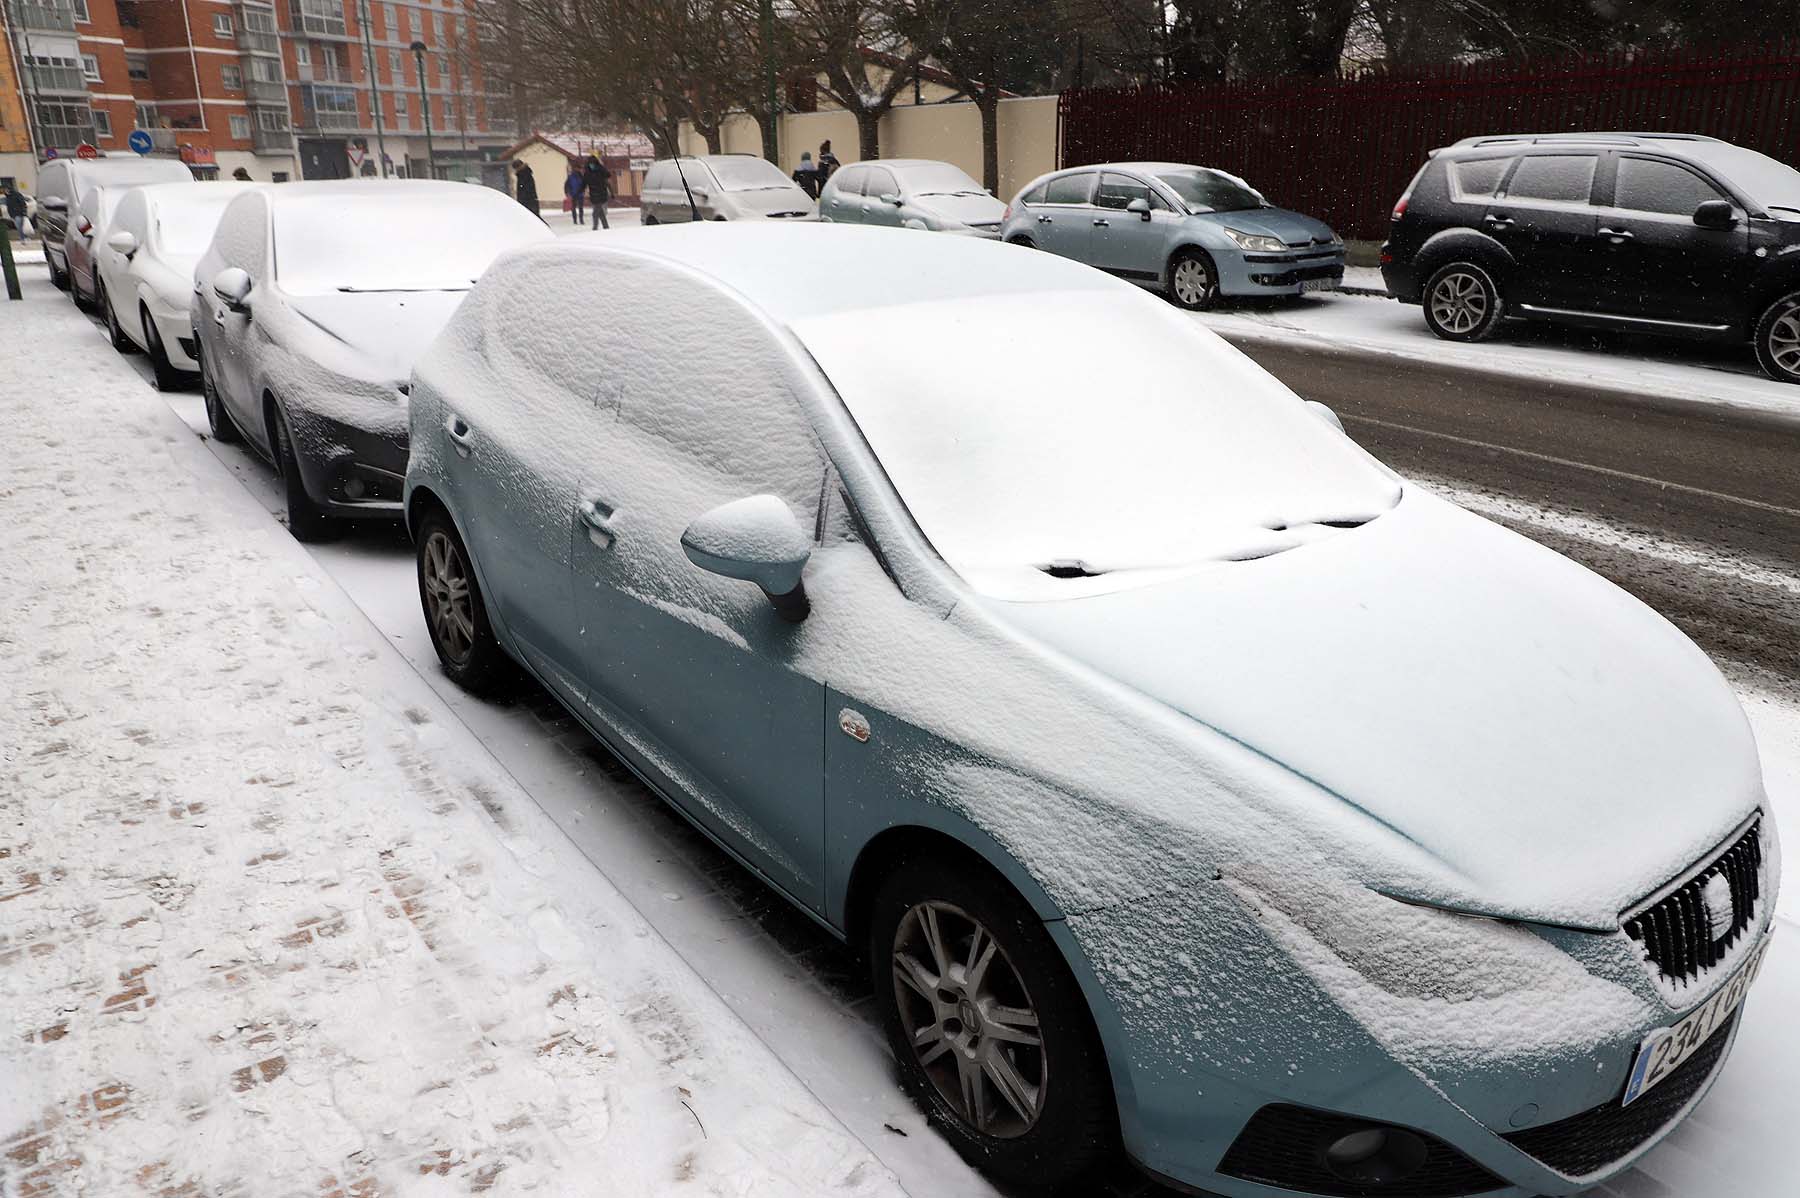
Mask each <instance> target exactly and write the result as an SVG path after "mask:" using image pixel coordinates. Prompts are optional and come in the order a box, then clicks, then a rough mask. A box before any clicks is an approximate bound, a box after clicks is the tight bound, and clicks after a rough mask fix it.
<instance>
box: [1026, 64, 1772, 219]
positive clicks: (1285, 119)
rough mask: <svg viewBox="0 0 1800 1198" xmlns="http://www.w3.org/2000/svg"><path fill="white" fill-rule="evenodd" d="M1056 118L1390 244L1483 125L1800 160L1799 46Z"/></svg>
mask: <svg viewBox="0 0 1800 1198" xmlns="http://www.w3.org/2000/svg"><path fill="white" fill-rule="evenodd" d="M1057 115H1058V121H1059V123H1060V126H1061V148H1060V152H1061V160H1062V163H1063V165H1065V166H1077V165H1080V164H1082V163H1088V162H1119V161H1131V160H1157V161H1175V162H1197V163H1202V164H1204V165H1207V166H1216V167H1219V168H1220V169H1222V170H1228V171H1230V172H1232V173H1233V174H1237V175H1242V176H1244V177H1245V178H1246V179H1248V180H1249V181H1250V182H1251V183H1252V184H1253V185H1254V186H1256V187H1257V188H1258V189H1259V190H1260V191H1262V192H1263V194H1264V195H1266V196H1268V197H1269V199H1270V201H1271V202H1272V203H1276V204H1280V205H1282V206H1283V207H1289V208H1295V209H1298V210H1300V211H1302V212H1307V213H1311V214H1313V215H1315V216H1318V217H1320V218H1321V219H1323V220H1325V221H1327V222H1328V223H1329V224H1331V225H1332V227H1334V228H1335V229H1337V230H1338V231H1339V232H1340V233H1341V234H1343V235H1344V236H1345V237H1362V238H1377V237H1381V236H1384V235H1385V232H1386V228H1387V220H1388V213H1389V211H1390V210H1391V209H1392V207H1393V203H1394V201H1395V200H1396V199H1398V198H1399V196H1400V193H1401V191H1402V190H1404V189H1405V187H1406V184H1407V181H1408V180H1409V179H1411V178H1412V175H1413V172H1414V171H1416V170H1418V168H1419V164H1420V163H1422V162H1424V161H1425V153H1426V151H1427V150H1430V149H1433V148H1434V147H1437V146H1443V145H1448V144H1449V143H1450V142H1453V141H1456V140H1457V139H1458V138H1462V137H1469V136H1473V135H1477V134H1495V133H1528V132H1529V133H1555V132H1563V131H1567V130H1606V129H1610V130H1621V129H1631V130H1644V131H1665V132H1681V133H1705V134H1710V135H1712V136H1714V137H1722V138H1725V139H1726V140H1728V141H1734V142H1737V143H1739V144H1740V145H1747V146H1750V147H1753V148H1754V149H1758V150H1761V151H1762V152H1763V153H1765V154H1769V155H1771V156H1772V157H1775V158H1779V159H1781V160H1782V161H1783V162H1788V163H1795V164H1800V41H1782V42H1770V43H1766V44H1764V45H1761V46H1758V47H1755V48H1753V49H1750V48H1746V49H1732V50H1717V49H1708V50H1685V51H1673V52H1658V53H1636V54H1630V55H1627V54H1610V55H1593V56H1584V57H1578V58H1568V59H1559V60H1556V61H1542V62H1539V61H1531V62H1518V61H1507V62H1484V63H1474V64H1448V65H1445V66H1442V67H1437V68H1432V69H1424V70H1410V71H1405V72H1388V73H1381V74H1374V75H1364V76H1361V77H1357V78H1334V79H1263V80H1252V81H1245V82H1239V83H1225V84H1182V85H1176V86H1169V87H1142V88H1123V89H1105V90H1102V89H1087V90H1081V91H1070V92H1064V93H1063V95H1062V99H1061V101H1060V103H1059V105H1058V114H1057Z"/></svg>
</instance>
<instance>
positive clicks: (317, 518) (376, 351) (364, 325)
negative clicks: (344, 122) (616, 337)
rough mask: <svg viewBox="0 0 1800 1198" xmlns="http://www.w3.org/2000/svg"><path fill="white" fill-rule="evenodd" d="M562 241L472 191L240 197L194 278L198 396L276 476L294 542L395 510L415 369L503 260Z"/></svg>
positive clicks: (323, 191)
mask: <svg viewBox="0 0 1800 1198" xmlns="http://www.w3.org/2000/svg"><path fill="white" fill-rule="evenodd" d="M552 236H553V234H552V233H551V232H550V229H549V227H548V226H546V225H545V224H544V222H543V221H541V220H538V219H537V218H536V217H534V216H532V215H531V214H530V213H528V212H526V211H525V209H523V208H521V207H520V206H519V205H518V204H516V203H514V202H513V201H512V200H511V199H509V198H508V197H507V196H505V195H503V194H502V193H500V192H498V191H495V190H493V189H492V188H487V187H477V186H472V185H470V184H466V183H440V182H435V181H430V180H422V179H421V180H410V179H409V180H399V179H393V180H382V181H379V182H376V181H371V180H356V181H353V182H352V181H347V182H318V183H283V184H281V185H279V186H269V187H255V188H252V189H250V190H249V191H247V192H246V193H245V194H243V195H240V196H238V197H237V198H236V199H234V200H233V201H232V202H231V204H230V205H229V206H228V207H227V208H226V210H225V214H224V216H223V217H222V219H221V220H220V221H219V226H218V229H217V231H216V232H215V234H214V235H213V239H212V244H211V246H210V248H208V249H207V251H206V254H205V255H204V256H203V257H202V258H201V260H200V263H199V266H198V267H197V268H196V270H195V278H194V284H193V295H192V301H191V308H190V319H191V320H192V322H193V326H194V333H195V337H196V339H197V342H198V350H199V353H198V355H197V356H198V358H199V362H200V382H201V389H202V390H203V391H204V392H205V395H206V415H207V419H208V420H209V422H210V423H211V426H212V432H213V436H214V437H216V438H218V439H219V440H220V441H224V442H230V441H234V440H237V439H239V438H240V436H241V437H242V439H243V440H245V441H247V442H248V443H249V444H250V445H251V446H252V447H253V448H254V449H255V450H256V451H257V452H258V453H260V454H262V455H263V456H264V457H266V458H268V460H269V461H270V462H272V463H273V464H274V465H275V467H276V469H277V470H278V471H280V473H281V478H282V483H283V487H284V490H285V492H286V497H287V514H288V529H289V531H291V532H292V533H293V534H294V536H295V537H297V538H299V539H301V540H313V539H318V538H320V537H323V536H325V535H327V534H328V533H329V532H330V530H331V528H332V527H333V525H332V518H333V517H351V518H357V517H390V518H392V517H398V516H399V515H400V488H401V483H402V481H403V479H404V477H405V473H406V455H407V438H406V391H407V376H408V375H409V374H411V372H412V364H413V358H414V357H415V356H416V355H417V354H418V353H419V351H420V350H421V349H423V348H424V347H425V346H426V345H427V344H429V343H430V342H431V339H432V338H434V337H436V336H437V335H438V332H439V330H440V329H442V328H443V326H444V322H445V321H446V320H448V319H449V318H450V315H451V313H453V312H455V311H456V307H457V305H458V304H460V303H461V302H462V299H463V296H464V295H465V294H466V293H467V292H468V290H469V288H471V287H473V286H474V285H475V280H476V279H478V278H480V277H481V272H482V271H484V270H486V269H487V266H488V263H490V262H492V261H493V260H494V256H495V255H497V254H499V253H500V252H501V251H503V250H507V249H511V248H513V247H515V246H521V245H527V244H530V243H532V242H535V241H547V240H549V239H550V238H551V237H552ZM555 298H556V295H555V287H554V284H550V285H548V286H547V289H546V292H545V299H546V301H551V300H554V299H555Z"/></svg>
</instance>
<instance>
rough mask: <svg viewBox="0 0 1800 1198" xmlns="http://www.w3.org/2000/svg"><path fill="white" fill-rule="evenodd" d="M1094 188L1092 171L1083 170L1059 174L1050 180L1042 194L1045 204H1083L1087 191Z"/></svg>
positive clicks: (1086, 199)
mask: <svg viewBox="0 0 1800 1198" xmlns="http://www.w3.org/2000/svg"><path fill="white" fill-rule="evenodd" d="M1093 188H1094V173H1093V172H1092V171H1083V172H1082V173H1080V174H1075V175H1059V176H1057V177H1056V178H1054V179H1052V180H1050V183H1049V186H1048V190H1047V191H1046V192H1045V194H1044V203H1046V204H1085V203H1087V202H1088V193H1089V192H1091V191H1092V190H1093Z"/></svg>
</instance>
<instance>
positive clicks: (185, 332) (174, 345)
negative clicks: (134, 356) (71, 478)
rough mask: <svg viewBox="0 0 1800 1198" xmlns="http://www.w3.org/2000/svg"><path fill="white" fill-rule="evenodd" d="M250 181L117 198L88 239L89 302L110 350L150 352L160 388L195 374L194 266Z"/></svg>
mask: <svg viewBox="0 0 1800 1198" xmlns="http://www.w3.org/2000/svg"><path fill="white" fill-rule="evenodd" d="M255 186H256V184H253V183H156V184H152V185H150V186H147V187H134V188H132V189H131V190H129V191H127V192H125V193H124V195H123V196H122V197H121V198H120V199H119V201H118V203H117V205H116V206H115V207H114V209H113V213H112V219H111V221H110V222H108V224H107V225H106V226H105V228H104V229H102V230H100V231H99V234H98V236H97V238H96V239H95V242H94V278H95V286H94V298H95V300H96V302H97V303H98V305H99V308H100V316H101V318H102V319H103V320H105V321H106V331H107V333H108V335H109V336H111V338H112V343H113V348H114V349H116V350H118V351H119V352H120V353H130V352H131V351H132V350H133V349H141V350H143V351H144V352H145V353H147V354H149V355H150V364H151V366H153V367H154V368H155V370H156V385H157V387H158V388H159V389H161V390H163V391H167V390H169V389H170V388H171V387H175V386H177V385H179V384H180V383H182V382H183V381H184V379H185V378H186V377H187V376H191V375H195V374H198V373H199V372H200V362H199V360H198V359H197V357H196V356H195V345H194V326H193V322H192V317H191V315H190V312H189V309H190V308H191V307H192V306H193V301H194V266H195V265H196V264H197V263H198V262H199V261H200V255H202V254H204V253H205V252H206V247H207V246H209V245H211V244H212V238H213V230H215V229H217V228H218V227H219V218H220V217H221V216H223V215H224V214H225V206H226V205H227V204H229V203H231V201H232V200H234V199H236V198H237V197H238V196H240V195H242V194H244V192H246V191H249V190H250V189H251V188H252V187H255Z"/></svg>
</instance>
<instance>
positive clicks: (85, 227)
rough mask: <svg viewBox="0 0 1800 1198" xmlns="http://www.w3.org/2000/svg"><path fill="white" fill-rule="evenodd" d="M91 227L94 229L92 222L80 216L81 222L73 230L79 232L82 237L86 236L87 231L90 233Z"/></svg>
mask: <svg viewBox="0 0 1800 1198" xmlns="http://www.w3.org/2000/svg"><path fill="white" fill-rule="evenodd" d="M93 229H94V222H93V221H91V220H89V219H88V218H87V217H85V216H84V217H82V218H81V223H80V224H78V225H76V226H75V231H76V232H77V233H79V234H81V235H82V236H83V237H86V236H87V235H88V234H89V233H91V232H92V231H93Z"/></svg>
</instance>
